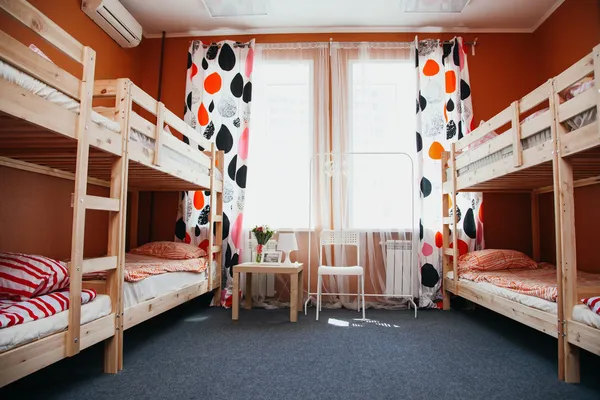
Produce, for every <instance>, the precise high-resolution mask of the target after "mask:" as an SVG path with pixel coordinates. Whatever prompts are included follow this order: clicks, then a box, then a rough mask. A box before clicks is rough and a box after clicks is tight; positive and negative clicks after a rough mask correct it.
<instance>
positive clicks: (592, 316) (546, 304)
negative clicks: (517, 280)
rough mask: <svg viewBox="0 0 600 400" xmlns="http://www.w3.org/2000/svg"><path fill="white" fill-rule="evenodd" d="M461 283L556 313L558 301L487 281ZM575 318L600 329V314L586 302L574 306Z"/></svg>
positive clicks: (461, 281)
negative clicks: (529, 294) (519, 291)
mask: <svg viewBox="0 0 600 400" xmlns="http://www.w3.org/2000/svg"><path fill="white" fill-rule="evenodd" d="M453 276H454V273H453V271H450V272H448V274H447V277H448V279H452V278H453ZM459 280H460V283H461V284H463V285H465V286H470V287H476V288H477V289H481V290H483V291H485V292H488V293H492V294H495V295H498V296H501V297H504V298H505V299H509V300H512V301H516V302H517V303H520V304H523V305H525V306H528V307H532V308H536V309H538V310H541V311H545V312H549V313H552V314H556V308H557V305H556V303H554V302H552V301H548V300H544V299H540V298H539V297H535V296H528V295H526V294H522V293H518V292H515V291H513V290H510V289H506V288H503V287H499V286H495V285H492V284H491V283H487V282H473V281H469V280H467V279H462V278H461V279H459ZM573 320H574V321H577V322H581V323H582V324H586V325H589V326H591V327H594V328H596V329H600V315H598V314H596V313H595V312H593V311H592V310H590V308H589V307H588V306H586V305H585V304H578V305H576V306H575V308H573Z"/></svg>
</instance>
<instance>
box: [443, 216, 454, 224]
mask: <svg viewBox="0 0 600 400" xmlns="http://www.w3.org/2000/svg"><path fill="white" fill-rule="evenodd" d="M442 221H443V223H444V225H452V224H453V223H454V217H444V218H443V219H442Z"/></svg>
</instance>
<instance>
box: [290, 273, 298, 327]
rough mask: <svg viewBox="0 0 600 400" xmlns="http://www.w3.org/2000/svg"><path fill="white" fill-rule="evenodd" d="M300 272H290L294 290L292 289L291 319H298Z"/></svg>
mask: <svg viewBox="0 0 600 400" xmlns="http://www.w3.org/2000/svg"><path fill="white" fill-rule="evenodd" d="M299 276H300V274H298V273H295V274H290V281H291V283H292V290H291V291H290V321H291V322H297V321H298V277H299Z"/></svg>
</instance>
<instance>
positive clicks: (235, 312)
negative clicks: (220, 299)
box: [231, 271, 240, 321]
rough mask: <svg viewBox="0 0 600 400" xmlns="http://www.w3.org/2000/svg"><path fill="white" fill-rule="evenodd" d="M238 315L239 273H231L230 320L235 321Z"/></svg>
mask: <svg viewBox="0 0 600 400" xmlns="http://www.w3.org/2000/svg"><path fill="white" fill-rule="evenodd" d="M239 313H240V273H239V272H235V271H234V272H233V302H232V304H231V319H232V320H234V321H237V320H238V319H239Z"/></svg>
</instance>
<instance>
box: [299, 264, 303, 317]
mask: <svg viewBox="0 0 600 400" xmlns="http://www.w3.org/2000/svg"><path fill="white" fill-rule="evenodd" d="M298 302H299V304H298V307H299V310H298V311H300V312H302V310H303V306H304V270H302V271H300V272H299V273H298Z"/></svg>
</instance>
